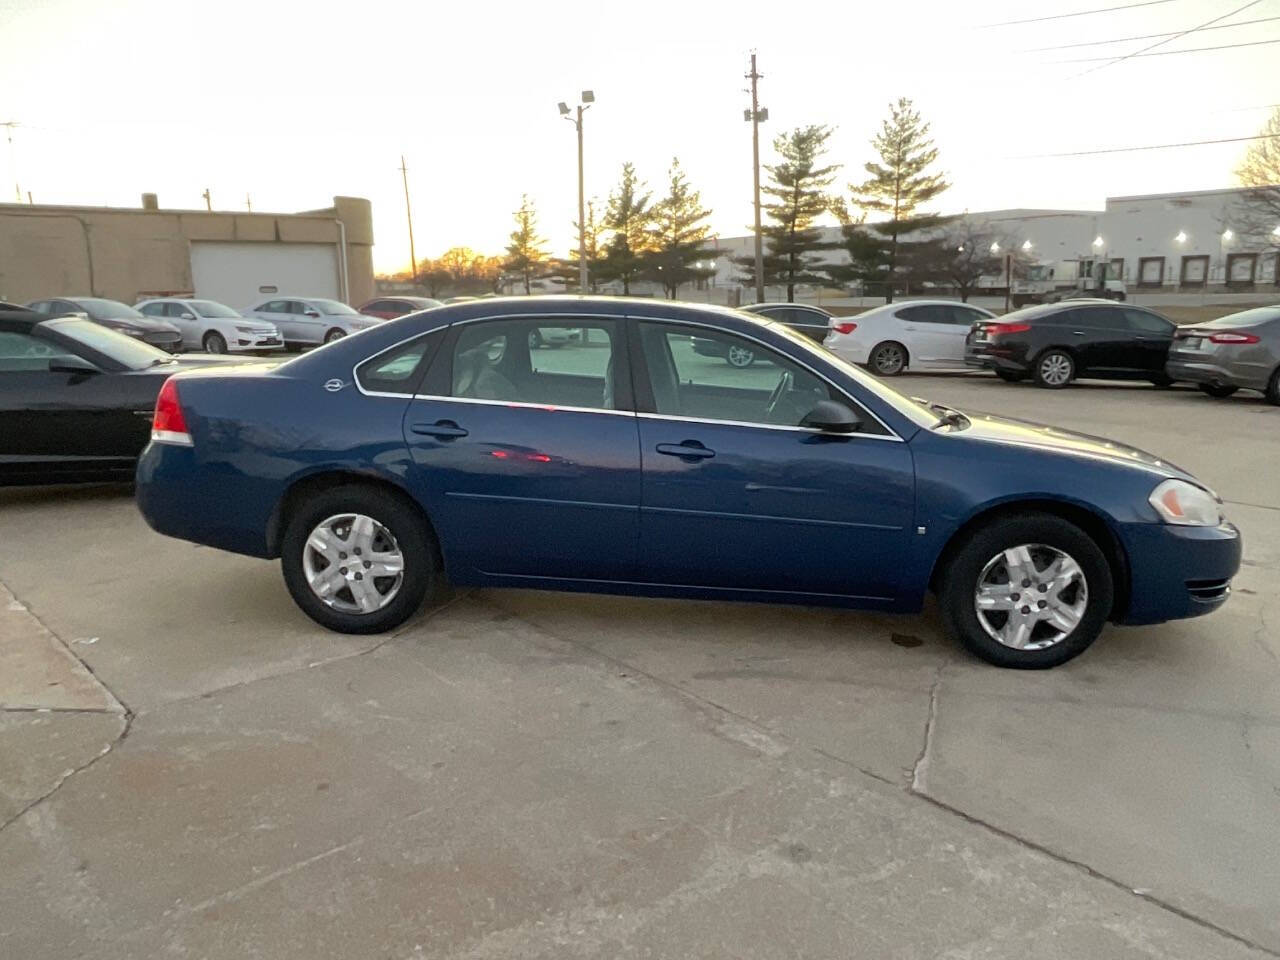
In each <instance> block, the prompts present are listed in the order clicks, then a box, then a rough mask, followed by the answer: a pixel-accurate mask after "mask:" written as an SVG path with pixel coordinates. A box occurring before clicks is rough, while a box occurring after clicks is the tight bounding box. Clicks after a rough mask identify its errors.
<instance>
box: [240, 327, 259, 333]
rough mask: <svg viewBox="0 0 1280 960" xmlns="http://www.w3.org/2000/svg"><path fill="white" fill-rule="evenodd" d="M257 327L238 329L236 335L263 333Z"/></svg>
mask: <svg viewBox="0 0 1280 960" xmlns="http://www.w3.org/2000/svg"><path fill="white" fill-rule="evenodd" d="M261 332H262V331H261V330H259V329H258V328H257V327H236V333H261Z"/></svg>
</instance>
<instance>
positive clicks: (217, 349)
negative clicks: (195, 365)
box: [200, 330, 227, 353]
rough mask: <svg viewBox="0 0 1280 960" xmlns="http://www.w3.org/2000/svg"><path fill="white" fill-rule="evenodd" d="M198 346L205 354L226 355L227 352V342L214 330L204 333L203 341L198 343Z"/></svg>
mask: <svg viewBox="0 0 1280 960" xmlns="http://www.w3.org/2000/svg"><path fill="white" fill-rule="evenodd" d="M200 345H201V346H202V347H204V352H205V353H226V352H227V340H226V338H225V337H224V336H223V335H222V334H220V333H218V331H216V330H210V331H209V332H208V333H206V334H205V335H204V339H203V340H202V341H201V342H200Z"/></svg>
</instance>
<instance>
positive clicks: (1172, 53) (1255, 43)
mask: <svg viewBox="0 0 1280 960" xmlns="http://www.w3.org/2000/svg"><path fill="white" fill-rule="evenodd" d="M1271 43H1280V37H1276V38H1275V39H1274V40H1252V41H1250V42H1249V43H1224V44H1221V45H1220V46H1216V47H1188V48H1187V49H1186V50H1161V51H1160V52H1159V53H1135V54H1133V55H1132V56H1133V57H1176V56H1178V55H1179V54H1183V53H1208V52H1209V51H1210V50H1237V49H1239V48H1240V47H1265V46H1267V45H1268V44H1271ZM1124 59H1126V60H1128V59H1131V57H1125V58H1124ZM1099 60H1111V61H1112V62H1117V61H1115V60H1113V58H1111V57H1079V58H1076V59H1074V60H1054V61H1053V62H1054V63H1097V62H1098V61H1099ZM1094 69H1095V70H1100V69H1102V68H1101V67H1095V68H1094ZM1090 72H1092V71H1089V70H1085V71H1084V73H1078V74H1076V76H1077V77H1082V76H1084V74H1085V73H1090ZM1071 79H1073V80H1074V79H1075V77H1072V78H1071Z"/></svg>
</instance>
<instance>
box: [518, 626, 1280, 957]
mask: <svg viewBox="0 0 1280 960" xmlns="http://www.w3.org/2000/svg"><path fill="white" fill-rule="evenodd" d="M494 606H500V605H498V604H494ZM500 608H501V609H503V610H504V611H505V612H507V613H508V614H510V615H511V616H512V617H515V618H516V619H518V620H520V621H521V622H522V623H524V624H525V625H526V626H528V627H529V628H530V629H532V630H534V631H536V632H538V633H541V634H543V635H544V636H546V637H549V638H550V639H552V640H555V641H557V642H560V643H566V644H569V645H571V646H574V647H577V648H579V649H581V650H585V651H587V652H589V653H591V654H592V655H594V656H596V657H599V658H600V659H602V660H604V661H606V662H608V663H611V664H613V665H615V666H618V667H623V668H625V669H627V670H628V671H630V672H631V673H633V674H635V675H637V676H642V677H645V678H646V679H648V680H650V681H651V682H653V683H655V684H657V685H659V686H662V687H665V688H668V689H670V690H672V691H674V692H675V693H676V694H677V695H679V696H682V697H687V698H689V699H691V700H694V701H696V702H697V703H699V704H701V705H705V706H707V707H711V708H713V709H715V710H718V711H721V712H723V713H725V714H728V715H729V716H731V717H734V718H735V719H737V720H739V721H740V722H742V723H745V724H749V725H750V726H752V727H754V728H756V729H757V730H759V731H760V732H761V733H762V734H765V735H768V736H770V737H777V738H778V739H781V740H785V741H788V742H790V743H792V744H795V745H798V746H801V747H803V748H805V749H807V750H810V751H811V752H813V753H815V754H817V755H818V756H821V757H825V758H827V759H829V760H834V761H836V762H838V763H840V764H842V765H844V766H847V767H849V768H850V769H852V770H855V771H857V772H858V773H861V774H864V775H866V776H867V777H869V778H871V779H873V780H876V781H878V782H880V783H884V784H888V785H891V786H895V787H898V788H899V789H900V790H901V791H902V792H903V793H905V794H906V795H907V796H909V797H913V798H915V799H918V800H920V801H921V802H923V803H926V804H928V805H929V806H931V807H933V808H935V809H937V810H941V811H943V812H945V813H948V814H950V815H952V816H954V817H958V818H960V819H961V820H964V821H965V822H966V823H969V824H971V825H973V826H976V827H979V828H981V829H983V830H985V831H987V832H989V833H992V834H995V835H996V836H999V837H1003V838H1004V839H1006V840H1009V841H1011V842H1013V843H1015V844H1017V845H1019V846H1021V847H1023V848H1025V849H1027V850H1030V851H1034V852H1036V853H1038V854H1040V855H1041V856H1044V857H1047V858H1049V859H1051V860H1054V861H1056V862H1058V863H1061V864H1063V865H1065V866H1068V867H1072V868H1074V869H1076V870H1078V871H1080V872H1082V873H1084V874H1085V875H1086V876H1089V877H1092V878H1093V879H1095V880H1100V881H1102V882H1104V883H1106V884H1108V885H1109V886H1111V887H1113V888H1115V889H1117V890H1120V891H1123V892H1124V893H1127V894H1129V895H1130V896H1135V897H1138V898H1139V899H1141V900H1144V901H1146V902H1147V903H1150V904H1152V905H1153V906H1156V907H1158V908H1160V909H1162V910H1165V911H1167V912H1169V913H1171V914H1173V915H1174V916H1177V917H1180V918H1181V919H1183V920H1186V921H1188V922H1190V923H1193V924H1195V925H1196V926H1198V927H1201V928H1202V929H1204V930H1208V931H1210V932H1212V933H1215V934H1217V935H1218V936H1221V937H1225V938H1226V939H1228V940H1231V941H1233V942H1234V943H1238V944H1240V945H1241V946H1244V947H1247V948H1249V949H1251V950H1255V951H1257V952H1259V953H1262V954H1265V955H1266V956H1268V957H1275V958H1278V960H1280V951H1278V950H1274V949H1272V948H1270V947H1267V946H1266V945H1264V944H1261V943H1257V942H1256V941H1253V940H1250V939H1249V938H1248V937H1246V936H1244V935H1242V934H1239V933H1236V932H1235V931H1233V930H1231V929H1229V928H1227V927H1224V926H1221V925H1220V924H1217V923H1215V922H1214V921H1212V920H1208V919H1206V918H1204V917H1201V916H1198V915H1197V914H1194V913H1192V912H1190V911H1189V910H1187V909H1185V908H1183V907H1179V906H1178V905H1176V904H1174V903H1171V902H1169V901H1167V900H1163V899H1161V898H1160V897H1157V896H1154V895H1153V894H1151V893H1150V892H1147V891H1140V890H1139V889H1135V888H1134V887H1132V886H1130V885H1129V884H1126V883H1124V882H1122V881H1120V880H1117V879H1116V878H1114V877H1111V876H1109V875H1107V874H1105V873H1103V872H1102V871H1100V870H1098V869H1097V868H1096V867H1092V866H1090V865H1089V864H1088V863H1085V862H1084V861H1082V860H1076V859H1074V858H1072V857H1069V856H1067V855H1066V854H1063V853H1059V852H1058V851H1056V850H1054V849H1053V848H1051V847H1048V846H1045V845H1044V844H1042V843H1038V842H1036V841H1035V840H1030V839H1028V838H1026V837H1023V836H1021V835H1019V834H1017V833H1014V832H1013V831H1011V830H1007V829H1005V828H1004V827H1000V826H997V825H996V824H994V823H990V822H988V821H986V820H983V819H982V818H981V817H977V816H974V815H973V814H970V813H967V812H966V811H964V810H962V809H960V808H959V807H956V806H953V805H952V804H949V803H947V802H946V801H944V800H939V799H937V798H936V797H933V796H931V795H929V794H928V793H925V792H924V791H923V790H922V789H917V788H916V781H915V775H916V774H917V773H919V774H921V775H923V773H924V772H926V771H924V770H921V767H920V765H921V763H922V762H923V760H924V759H925V755H926V753H927V752H928V748H929V746H930V741H931V739H932V734H933V730H934V728H935V726H936V720H937V705H938V704H937V701H938V688H939V686H940V684H941V681H942V671H943V669H944V668H945V667H946V666H947V664H948V662H949V661H944V662H943V663H941V664H939V666H938V673H937V676H936V677H935V679H934V683H933V685H932V687H931V688H930V695H929V715H928V719H927V721H926V731H925V744H924V747H923V749H922V750H921V755H920V758H919V759H918V760H917V761H916V766H915V768H914V770H913V777H912V782H911V783H910V784H909V785H907V786H906V787H903V785H902V784H901V783H894V782H893V781H891V780H888V779H886V778H885V777H883V776H879V775H877V774H875V773H873V772H871V771H868V770H865V769H863V768H862V767H860V766H858V765H857V764H856V763H854V762H853V761H852V760H849V759H847V758H844V757H840V756H837V755H835V754H832V753H830V752H829V751H826V750H823V749H821V748H819V747H815V746H813V745H812V744H809V743H806V742H804V741H803V740H800V739H798V738H797V737H794V736H792V735H790V734H788V733H783V732H780V731H777V730H774V729H773V728H771V727H770V726H768V725H767V724H762V723H760V722H759V721H757V720H754V719H752V718H751V717H748V716H745V715H743V714H740V713H738V712H737V711H735V710H731V709H729V708H728V707H725V706H723V705H722V704H719V703H716V702H715V701H714V700H710V699H708V698H707V697H705V696H702V695H701V694H698V693H695V692H694V691H692V690H690V689H688V688H687V687H685V686H683V685H682V684H680V683H678V682H676V681H674V680H668V679H666V678H664V677H660V676H658V675H657V674H654V673H650V672H649V671H647V670H644V669H641V668H639V667H637V666H634V665H633V664H631V663H629V662H627V661H626V660H623V659H621V658H620V657H616V656H614V655H612V654H608V653H605V652H603V651H602V650H599V649H597V648H596V647H593V646H592V645H591V644H589V643H586V642H584V641H581V640H575V639H573V638H570V637H563V636H560V635H559V634H556V633H553V632H552V631H551V630H548V629H547V628H545V627H543V626H541V625H539V624H536V623H534V622H532V621H530V620H527V619H525V618H524V617H522V616H520V615H519V614H517V613H513V612H512V611H510V610H508V609H507V608H505V607H500ZM926 770H927V768H926Z"/></svg>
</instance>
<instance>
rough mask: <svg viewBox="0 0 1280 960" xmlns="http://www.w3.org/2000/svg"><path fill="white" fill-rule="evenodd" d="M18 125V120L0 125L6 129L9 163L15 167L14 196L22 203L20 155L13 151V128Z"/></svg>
mask: <svg viewBox="0 0 1280 960" xmlns="http://www.w3.org/2000/svg"><path fill="white" fill-rule="evenodd" d="M17 125H18V121H17V120H6V121H4V122H3V123H0V127H4V129H5V133H6V134H7V135H8V139H9V163H10V164H11V165H12V166H13V195H14V196H15V197H16V198H17V200H18V203H21V202H22V187H20V186H19V185H18V155H17V154H16V153H15V152H14V149H13V128H14V127H16V126H17Z"/></svg>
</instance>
